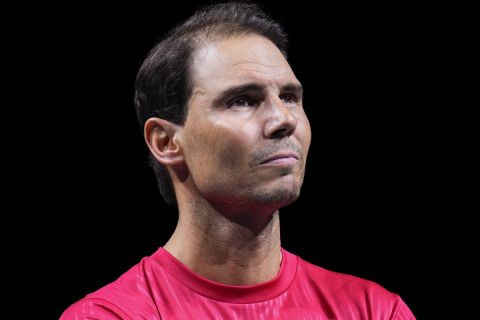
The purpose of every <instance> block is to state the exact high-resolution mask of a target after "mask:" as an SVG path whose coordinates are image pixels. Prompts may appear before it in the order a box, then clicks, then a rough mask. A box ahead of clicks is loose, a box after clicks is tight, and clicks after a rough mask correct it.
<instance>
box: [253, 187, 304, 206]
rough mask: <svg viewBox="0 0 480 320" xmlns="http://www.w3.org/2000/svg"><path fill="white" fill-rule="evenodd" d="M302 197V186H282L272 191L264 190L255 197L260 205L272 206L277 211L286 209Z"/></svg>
mask: <svg viewBox="0 0 480 320" xmlns="http://www.w3.org/2000/svg"><path fill="white" fill-rule="evenodd" d="M299 196H300V186H296V185H295V186H291V185H290V186H288V185H282V186H279V187H277V188H274V189H271V190H262V192H259V193H257V194H256V195H255V202H256V203H258V204H259V205H264V206H272V207H275V208H276V209H280V208H282V207H285V206H287V205H289V204H291V203H293V202H294V201H295V200H297V199H298V197H299Z"/></svg>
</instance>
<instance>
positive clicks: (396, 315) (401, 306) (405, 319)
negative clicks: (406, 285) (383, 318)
mask: <svg viewBox="0 0 480 320" xmlns="http://www.w3.org/2000/svg"><path fill="white" fill-rule="evenodd" d="M390 319H391V320H416V319H415V316H414V315H413V313H412V311H410V309H409V308H408V306H407V305H406V304H405V302H403V300H402V298H400V297H398V298H397V302H396V303H395V307H394V309H393V312H392V317H391V318H390Z"/></svg>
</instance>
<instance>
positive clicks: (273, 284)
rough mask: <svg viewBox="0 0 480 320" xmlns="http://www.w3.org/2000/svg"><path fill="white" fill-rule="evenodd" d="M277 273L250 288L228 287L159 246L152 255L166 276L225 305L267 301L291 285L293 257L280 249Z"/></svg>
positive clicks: (294, 269)
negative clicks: (203, 274)
mask: <svg viewBox="0 0 480 320" xmlns="http://www.w3.org/2000/svg"><path fill="white" fill-rule="evenodd" d="M281 252H282V262H281V264H280V271H279V272H278V274H277V276H276V277H275V278H273V279H272V280H269V281H266V282H262V283H259V284H255V285H250V286H232V285H227V284H223V283H219V282H215V281H211V280H209V279H207V278H205V277H203V276H201V275H199V274H197V273H195V272H193V271H192V270H191V269H190V268H188V267H187V266H186V265H184V264H183V263H182V262H180V261H179V260H178V259H177V258H175V257H174V256H173V255H172V254H171V253H170V252H168V251H167V250H165V249H164V248H163V247H161V248H160V249H158V250H157V252H156V253H154V254H153V255H152V258H153V259H154V261H155V262H157V263H158V264H160V265H161V267H163V268H164V269H165V270H166V271H167V272H168V273H169V274H170V275H172V276H173V277H174V278H176V279H177V280H178V281H180V282H181V283H182V284H183V285H185V286H186V287H188V288H189V289H190V290H192V291H194V292H196V293H197V294H200V295H202V296H205V297H207V298H210V299H214V300H218V301H222V302H228V303H239V304H241V303H254V302H261V301H265V300H270V299H273V298H275V297H278V296H279V295H281V294H282V293H284V292H285V291H286V290H287V289H288V288H289V287H290V285H291V284H292V282H293V280H294V279H295V275H296V272H297V264H298V259H297V256H295V255H293V254H291V253H289V252H287V251H286V250H284V249H283V248H282V249H281Z"/></svg>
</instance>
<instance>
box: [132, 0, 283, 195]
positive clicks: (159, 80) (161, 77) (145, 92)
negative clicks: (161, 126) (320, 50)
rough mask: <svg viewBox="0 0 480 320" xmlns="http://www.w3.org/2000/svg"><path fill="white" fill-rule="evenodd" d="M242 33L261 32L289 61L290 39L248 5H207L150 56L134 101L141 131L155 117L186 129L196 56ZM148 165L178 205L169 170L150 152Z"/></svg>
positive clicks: (262, 13)
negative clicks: (204, 46)
mask: <svg viewBox="0 0 480 320" xmlns="http://www.w3.org/2000/svg"><path fill="white" fill-rule="evenodd" d="M243 34H258V35H261V36H263V37H265V38H267V39H269V40H270V41H272V42H273V43H274V44H275V45H276V46H277V48H278V49H279V50H280V52H281V53H282V54H283V55H284V56H285V58H286V57H287V35H286V33H285V31H284V30H283V28H282V27H281V26H280V24H279V23H277V22H276V21H274V20H272V19H271V18H270V17H269V16H268V15H267V14H266V13H265V12H264V11H263V10H262V9H260V8H259V7H258V6H257V5H256V4H254V3H250V2H228V3H220V4H214V5H210V6H207V7H205V8H203V9H201V10H199V11H197V12H195V13H194V14H193V15H192V16H191V17H190V18H188V19H187V20H186V21H185V22H183V23H182V24H180V25H178V26H176V27H175V28H174V29H173V30H172V31H170V32H169V33H168V34H167V35H166V37H165V38H164V39H163V40H162V41H160V42H159V43H158V44H156V45H155V47H154V48H153V49H152V50H151V51H150V52H149V54H148V55H147V57H146V59H145V61H144V62H143V64H142V66H141V67H140V70H139V72H138V74H137V78H136V82H135V98H134V100H135V101H134V102H135V107H136V111H137V117H138V121H139V122H140V125H141V127H142V128H143V127H144V125H145V122H146V121H147V120H148V119H149V118H151V117H158V118H162V119H165V120H168V121H170V122H172V123H175V124H177V125H183V124H184V122H185V119H186V115H187V112H188V110H187V103H188V101H189V99H190V96H191V93H192V79H191V65H192V60H193V56H194V53H195V52H196V51H198V50H199V49H200V48H201V47H202V44H205V43H206V42H207V41H214V40H222V39H226V38H229V37H233V36H237V35H243ZM150 164H151V165H152V167H153V170H154V172H155V175H156V177H157V180H158V187H159V189H160V193H161V194H162V196H163V199H164V200H165V202H166V203H167V204H169V205H176V198H175V193H174V190H173V185H172V181H171V178H170V176H169V174H168V171H167V169H166V168H165V167H164V166H163V165H161V164H160V163H159V162H158V161H157V160H156V159H155V158H154V157H153V155H152V154H150Z"/></svg>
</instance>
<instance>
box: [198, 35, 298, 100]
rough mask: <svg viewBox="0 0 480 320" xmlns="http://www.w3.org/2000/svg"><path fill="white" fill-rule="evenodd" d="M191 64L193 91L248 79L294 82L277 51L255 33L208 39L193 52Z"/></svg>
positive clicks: (271, 44) (283, 58)
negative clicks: (216, 39)
mask: <svg viewBox="0 0 480 320" xmlns="http://www.w3.org/2000/svg"><path fill="white" fill-rule="evenodd" d="M192 67H193V68H192V80H193V81H192V82H193V89H194V92H195V90H196V89H197V91H198V90H200V91H206V90H207V91H210V90H215V89H220V88H221V87H226V86H229V85H234V84H243V83H245V82H251V81H254V82H262V83H265V84H267V85H268V84H273V83H279V84H280V83H282V84H283V83H286V82H288V83H292V82H294V83H298V80H297V79H296V78H295V75H294V73H293V71H292V69H291V68H290V65H289V64H288V62H287V60H286V59H285V57H284V56H283V55H282V53H281V52H280V50H279V49H278V48H277V47H276V46H275V45H274V44H273V43H272V42H271V41H270V40H268V39H266V38H264V37H262V36H259V35H255V34H249V35H241V36H235V37H231V38H227V39H224V40H219V41H213V42H208V43H207V44H205V45H204V46H203V47H202V48H201V49H200V50H199V51H197V53H196V54H195V57H194V59H193V65H192Z"/></svg>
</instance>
